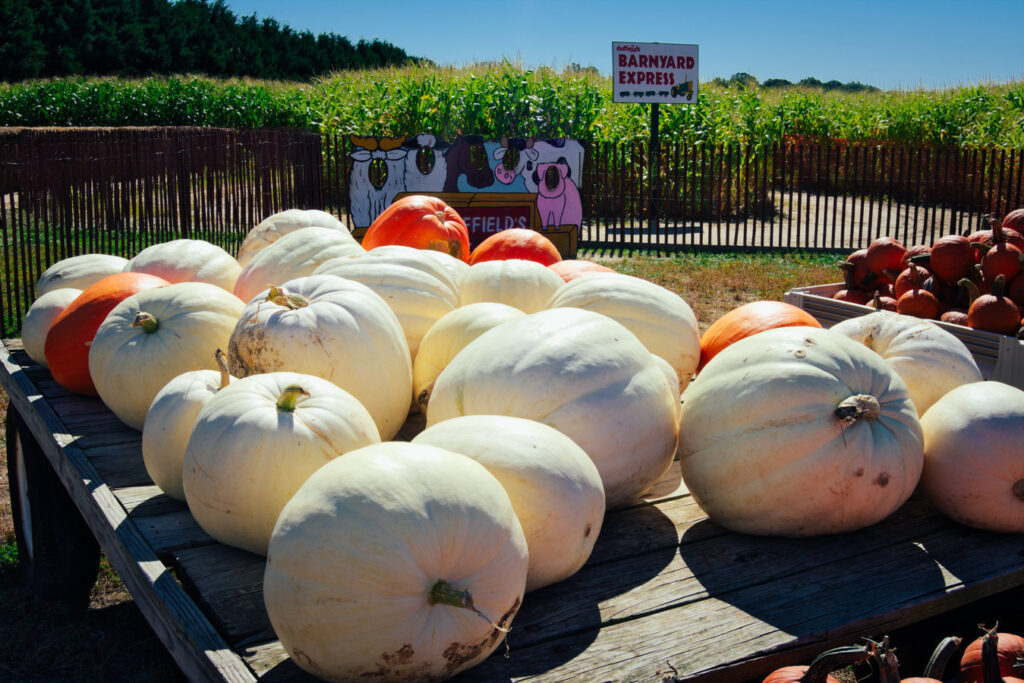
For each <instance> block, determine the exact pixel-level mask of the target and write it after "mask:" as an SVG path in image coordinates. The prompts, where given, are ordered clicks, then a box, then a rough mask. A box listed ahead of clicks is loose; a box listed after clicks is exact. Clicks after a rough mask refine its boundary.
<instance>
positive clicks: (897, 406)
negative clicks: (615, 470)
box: [679, 327, 923, 536]
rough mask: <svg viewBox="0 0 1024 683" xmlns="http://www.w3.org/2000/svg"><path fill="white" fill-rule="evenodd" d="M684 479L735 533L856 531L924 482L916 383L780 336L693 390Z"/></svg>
mask: <svg viewBox="0 0 1024 683" xmlns="http://www.w3.org/2000/svg"><path fill="white" fill-rule="evenodd" d="M679 435H680V436H679V459H680V462H681V464H682V470H683V479H684V481H685V482H686V485H687V487H688V488H689V490H690V492H691V493H692V494H693V497H694V499H695V500H696V501H697V503H698V504H699V505H700V506H701V508H703V509H704V511H705V512H707V513H708V516H709V517H710V518H711V519H712V520H713V521H715V522H718V523H719V524H721V525H722V526H725V527H727V528H729V529H732V530H734V531H739V532H742V533H752V534H768V535H780V536H811V535H817V534H829V533H840V532H845V531H853V530H855V529H860V528H862V527H865V526H868V525H870V524H874V523H875V522H877V521H879V520H881V519H883V518H884V517H886V516H887V515H889V514H890V513H892V512H893V511H895V510H896V509H897V508H898V507H899V506H900V505H902V504H903V503H904V501H906V499H907V498H908V497H909V496H910V494H911V493H912V492H913V491H914V487H915V486H916V485H917V482H918V479H919V478H920V475H921V466H922V459H923V455H922V453H923V444H922V435H921V424H920V422H919V421H918V418H917V411H916V410H915V409H914V404H913V403H912V402H911V401H910V397H909V395H908V393H907V387H906V384H904V383H903V380H901V379H900V378H899V376H898V375H896V373H895V372H893V371H892V369H891V368H890V367H889V366H888V365H887V364H886V363H885V361H884V360H882V358H881V357H880V356H879V355H878V354H876V353H874V352H873V351H870V350H868V349H867V348H865V347H864V346H863V345H862V344H858V343H856V342H854V341H852V340H851V339H849V338H848V337H846V336H844V335H842V334H839V333H838V332H832V331H830V330H824V329H818V328H811V327H787V328H781V329H773V330H768V331H765V332H760V333H758V334H755V335H752V336H750V337H747V338H746V339H742V340H740V341H738V342H736V343H734V344H732V345H731V346H729V347H727V348H726V349H725V350H723V351H721V352H720V353H719V354H718V355H717V356H715V357H714V358H713V359H712V360H711V361H710V362H709V363H708V364H707V365H706V366H704V369H703V370H701V372H700V374H699V375H697V379H695V380H694V381H693V382H692V383H691V384H690V386H689V388H688V389H687V390H686V394H685V395H684V396H683V410H682V418H681V420H680V426H679Z"/></svg>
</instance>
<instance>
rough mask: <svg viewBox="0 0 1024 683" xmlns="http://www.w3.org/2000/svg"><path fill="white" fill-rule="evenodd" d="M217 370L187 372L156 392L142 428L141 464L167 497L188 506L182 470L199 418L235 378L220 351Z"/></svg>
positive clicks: (218, 351)
mask: <svg viewBox="0 0 1024 683" xmlns="http://www.w3.org/2000/svg"><path fill="white" fill-rule="evenodd" d="M217 363H218V365H219V366H220V367H219V369H218V370H192V371H191V372H185V373H182V374H180V375H178V376H177V377H175V378H174V379H172V380H171V381H170V382H168V383H167V384H166V385H164V388H163V389H161V390H160V391H158V392H157V394H156V396H155V397H153V403H152V404H150V406H149V410H148V411H147V412H146V421H145V422H144V423H143V425H142V462H143V463H144V464H145V465H146V472H147V473H148V474H149V478H150V479H152V480H153V483H154V484H156V485H157V487H158V488H159V489H160V490H161V491H163V492H164V493H165V494H167V495H168V496H170V497H171V498H174V499H175V500H180V501H182V502H185V489H184V486H183V484H182V483H181V469H182V466H183V464H184V462H185V447H186V446H187V445H188V438H189V436H191V435H192V425H193V424H194V423H195V421H196V416H197V415H199V411H200V410H201V409H202V408H203V406H205V405H206V403H207V402H208V401H209V400H210V399H211V398H213V396H214V394H216V393H217V392H218V391H220V390H221V389H222V388H224V387H226V386H227V385H228V384H230V383H231V382H233V381H235V378H234V377H232V376H231V375H229V374H228V367H227V359H226V358H224V354H223V353H222V352H221V351H220V349H218V350H217Z"/></svg>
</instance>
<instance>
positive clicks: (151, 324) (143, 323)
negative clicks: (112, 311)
mask: <svg viewBox="0 0 1024 683" xmlns="http://www.w3.org/2000/svg"><path fill="white" fill-rule="evenodd" d="M132 327H141V328H142V331H143V332H145V333H146V334H152V333H154V332H156V331H157V330H158V329H159V328H160V322H159V321H158V320H157V319H156V318H154V317H153V316H152V315H150V314H149V313H146V312H145V311H139V312H138V313H136V314H135V320H133V321H132Z"/></svg>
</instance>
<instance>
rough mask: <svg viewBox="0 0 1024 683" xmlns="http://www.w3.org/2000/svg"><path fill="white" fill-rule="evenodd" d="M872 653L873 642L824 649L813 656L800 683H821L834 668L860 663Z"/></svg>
mask: <svg viewBox="0 0 1024 683" xmlns="http://www.w3.org/2000/svg"><path fill="white" fill-rule="evenodd" d="M872 654H874V644H873V643H872V644H871V645H844V646H842V647H834V648H832V649H831V650H826V651H824V652H822V653H821V654H820V655H818V656H817V657H815V658H814V661H812V662H811V664H810V666H808V667H807V671H806V672H805V673H804V675H803V676H801V677H800V681H801V683H821V682H823V681H826V680H828V675H829V674H830V673H832V672H833V671H835V670H836V669H838V668H840V667H844V666H851V665H853V664H860V663H861V662H863V661H864V660H866V659H867V658H868V657H870V656H871V655H872Z"/></svg>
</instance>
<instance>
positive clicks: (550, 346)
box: [427, 261, 678, 508]
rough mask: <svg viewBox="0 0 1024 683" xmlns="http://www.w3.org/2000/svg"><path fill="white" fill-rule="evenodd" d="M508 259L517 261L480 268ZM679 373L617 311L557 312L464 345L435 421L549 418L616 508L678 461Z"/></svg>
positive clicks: (445, 380) (448, 372)
mask: <svg viewBox="0 0 1024 683" xmlns="http://www.w3.org/2000/svg"><path fill="white" fill-rule="evenodd" d="M500 263H510V261H488V262H485V263H481V264H478V265H476V266H472V268H471V270H472V269H473V268H481V267H484V266H487V265H490V264H500ZM526 263H531V262H526ZM532 265H536V266H537V267H538V268H543V266H540V265H539V264H535V263H534V264H532ZM556 278H557V276H556ZM559 281H561V280H560V279H559ZM670 374H671V375H673V376H674V373H672V372H671V370H670V369H668V364H667V363H665V362H664V361H661V359H659V358H658V357H657V356H655V355H653V354H652V353H651V352H649V351H648V350H647V349H646V348H645V347H644V345H643V344H642V343H641V342H640V340H639V339H637V338H636V336H635V335H634V334H633V333H632V332H630V331H629V330H627V329H626V328H625V327H624V326H623V325H622V324H620V323H618V322H616V321H614V320H612V319H611V318H609V317H608V316H606V315H602V314H600V313H594V312H593V311H586V310H583V309H580V308H559V309H549V310H545V311H540V312H539V313H533V314H531V315H525V316H523V317H521V318H517V319H515V320H510V321H508V322H506V323H504V324H502V325H498V326H497V327H495V328H493V329H491V330H488V331H487V332H484V333H483V334H481V335H480V336H479V337H477V338H476V339H474V340H473V341H471V342H470V343H469V344H467V345H466V347H465V348H463V349H462V350H461V351H459V353H458V354H457V355H456V356H455V358H453V359H452V361H451V363H449V364H448V366H447V367H446V368H445V369H444V370H442V371H441V374H440V375H438V377H437V381H435V382H434V389H433V392H432V393H431V395H430V403H429V404H428V405H427V426H428V427H429V426H432V425H434V424H437V423H438V422H441V421H443V420H448V419H451V418H454V417H459V416H461V415H509V416H512V417H522V418H526V419H530V420H537V421H538V422H543V423H544V424H546V425H548V426H551V427H554V428H555V429H557V430H558V431H560V432H562V433H563V434H565V435H566V436H568V437H569V438H571V439H572V440H573V441H575V442H576V443H577V444H578V445H579V446H580V447H581V448H582V449H583V450H584V451H585V452H586V453H587V455H589V456H590V457H591V459H592V460H593V461H594V464H595V465H597V470H598V472H600V473H601V482H602V483H603V485H604V491H605V496H606V503H607V506H608V507H609V508H613V507H616V506H619V505H623V504H625V503H627V502H630V501H632V500H634V499H635V498H636V497H637V496H639V495H640V494H642V493H643V492H644V491H646V490H647V489H649V488H650V487H651V486H653V485H654V484H655V483H656V482H657V481H658V480H659V479H660V478H661V477H662V476H663V475H664V474H665V473H666V472H667V471H668V469H669V467H670V466H671V465H672V459H673V456H674V455H675V450H676V441H677V438H678V425H677V418H678V407H677V406H678V402H677V400H676V396H677V395H678V391H677V387H678V385H677V383H675V382H672V381H670V380H669V375H670Z"/></svg>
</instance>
